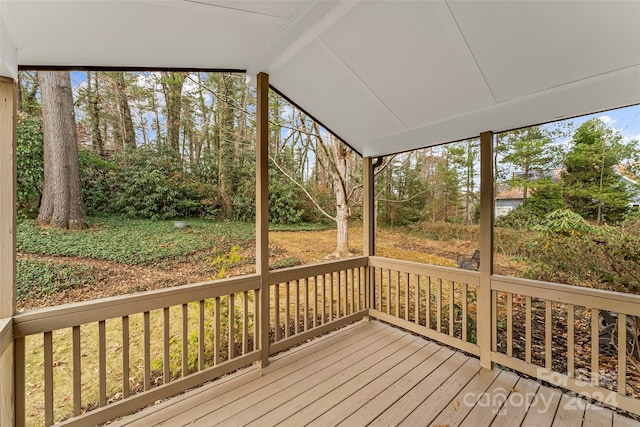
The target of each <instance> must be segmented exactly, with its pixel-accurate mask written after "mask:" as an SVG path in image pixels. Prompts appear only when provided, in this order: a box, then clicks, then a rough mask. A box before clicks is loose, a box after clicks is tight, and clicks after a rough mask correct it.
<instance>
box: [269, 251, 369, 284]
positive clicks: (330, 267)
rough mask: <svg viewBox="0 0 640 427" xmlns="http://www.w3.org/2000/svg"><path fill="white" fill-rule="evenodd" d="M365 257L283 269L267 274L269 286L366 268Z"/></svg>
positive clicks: (366, 261)
mask: <svg viewBox="0 0 640 427" xmlns="http://www.w3.org/2000/svg"><path fill="white" fill-rule="evenodd" d="M367 264H368V259H367V257H364V256H361V257H354V258H347V259H344V260H339V261H331V262H322V263H318V264H311V265H304V266H298V267H290V268H283V269H281V270H274V271H270V272H269V284H276V283H284V282H289V281H291V280H297V279H304V278H307V277H313V276H319V275H322V274H327V273H334V272H336V271H342V270H349V269H352V268H358V267H366V266H367Z"/></svg>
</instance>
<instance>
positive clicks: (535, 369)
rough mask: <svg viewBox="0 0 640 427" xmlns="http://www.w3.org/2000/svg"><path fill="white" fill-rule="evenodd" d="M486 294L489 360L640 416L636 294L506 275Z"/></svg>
mask: <svg viewBox="0 0 640 427" xmlns="http://www.w3.org/2000/svg"><path fill="white" fill-rule="evenodd" d="M491 290H492V292H491V294H492V319H491V330H492V338H493V339H492V352H491V359H492V361H493V362H496V363H499V364H501V365H504V366H507V367H509V368H512V369H515V370H517V371H519V372H522V373H525V374H527V375H531V376H533V377H536V378H539V379H541V380H544V381H547V382H549V383H551V384H554V385H558V386H561V387H563V388H566V389H568V390H572V391H574V392H576V393H579V394H582V395H584V396H586V397H589V398H592V399H595V400H599V401H602V402H603V403H606V404H608V405H611V406H614V407H617V408H621V409H623V410H626V411H629V412H633V413H635V414H640V400H638V398H637V396H638V395H640V375H638V374H637V373H636V375H635V377H634V378H633V379H632V381H628V375H629V374H630V372H631V371H635V372H637V371H638V370H640V366H638V347H637V346H638V339H639V338H638V333H639V332H638V331H639V329H640V325H639V324H638V322H639V317H640V296H638V295H629V294H622V293H617V292H609V291H603V290H596V289H588V288H580V287H575V286H568V285H560V284H555V283H547V282H539V281H534V280H526V279H517V278H512V277H504V276H493V277H492V280H491ZM612 321H613V322H612ZM514 324H515V325H517V326H515V327H514ZM618 325H625V326H624V327H618ZM603 353H604V354H603ZM607 353H608V354H607ZM632 358H633V360H635V361H632ZM603 368H605V369H603ZM634 394H635V396H636V397H633V395H634Z"/></svg>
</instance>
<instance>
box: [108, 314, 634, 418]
mask: <svg viewBox="0 0 640 427" xmlns="http://www.w3.org/2000/svg"><path fill="white" fill-rule="evenodd" d="M272 360H273V361H272V363H271V364H270V365H269V366H268V367H266V368H265V369H263V370H262V372H260V369H259V368H257V367H250V368H247V369H244V370H242V371H240V372H237V373H235V374H233V375H230V376H228V377H225V378H222V379H220V380H218V381H215V382H212V383H210V384H207V385H205V386H203V387H200V388H198V389H196V390H193V391H190V392H188V393H185V394H183V395H180V396H177V397H175V398H173V399H170V400H168V401H165V402H163V403H161V404H158V405H156V406H153V407H150V408H147V409H145V410H143V411H140V412H138V413H136V414H134V415H131V416H129V417H126V418H123V419H121V420H119V421H117V422H115V423H114V424H112V425H114V426H129V427H134V426H151V425H165V426H184V425H188V426H216V425H221V426H244V425H251V426H271V425H282V426H302V425H313V426H334V425H342V426H365V425H380V426H391V425H393V426H395V425H402V426H432V425H439V426H472V427H482V426H501V427H502V426H562V427H565V426H567V427H568V426H581V425H583V426H640V423H638V422H636V421H633V420H631V419H628V418H624V417H622V416H620V415H618V414H616V413H614V412H612V411H610V410H608V409H604V408H600V407H596V406H592V405H590V404H587V403H586V402H584V401H582V400H576V399H575V398H572V397H570V396H568V395H563V394H561V393H560V392H558V391H557V390H554V389H551V388H547V387H541V386H540V385H539V384H538V383H537V382H535V381H531V380H528V379H524V378H520V377H519V376H518V375H516V374H514V373H512V372H507V371H501V370H498V369H494V370H493V371H487V370H481V369H480V364H479V361H478V360H477V359H475V358H473V357H468V356H466V355H464V354H462V353H460V352H455V351H453V350H451V349H449V348H446V347H442V346H440V345H438V344H436V343H434V342H431V341H427V340H425V339H423V338H420V337H416V336H413V335H411V334H409V333H406V332H403V331H401V330H399V329H397V328H394V327H391V326H387V325H385V324H382V323H380V322H376V321H371V322H361V323H357V324H355V325H352V326H349V327H347V328H345V329H343V330H341V331H338V332H335V333H332V334H330V335H327V336H325V337H323V338H321V339H317V340H314V341H312V342H310V343H307V344H305V345H303V346H300V347H297V348H294V349H292V350H290V351H288V352H286V353H282V354H280V355H278V356H276V357H274V358H273V359H272Z"/></svg>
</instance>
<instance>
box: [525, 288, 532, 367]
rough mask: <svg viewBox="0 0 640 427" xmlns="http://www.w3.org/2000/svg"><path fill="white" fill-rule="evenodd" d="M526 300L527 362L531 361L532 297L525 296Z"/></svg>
mask: <svg viewBox="0 0 640 427" xmlns="http://www.w3.org/2000/svg"><path fill="white" fill-rule="evenodd" d="M525 302H526V306H527V308H526V311H525V328H524V330H525V338H524V347H525V349H524V351H525V356H524V360H525V362H527V363H531V304H532V301H531V297H530V296H527V297H526V298H525Z"/></svg>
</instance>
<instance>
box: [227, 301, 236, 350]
mask: <svg viewBox="0 0 640 427" xmlns="http://www.w3.org/2000/svg"><path fill="white" fill-rule="evenodd" d="M228 301H229V320H228V322H229V327H228V328H227V330H228V331H229V339H228V343H229V349H228V350H227V354H228V357H227V360H231V359H233V358H234V357H236V353H235V350H236V331H235V329H234V324H235V309H236V296H235V294H231V295H229V299H228Z"/></svg>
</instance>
